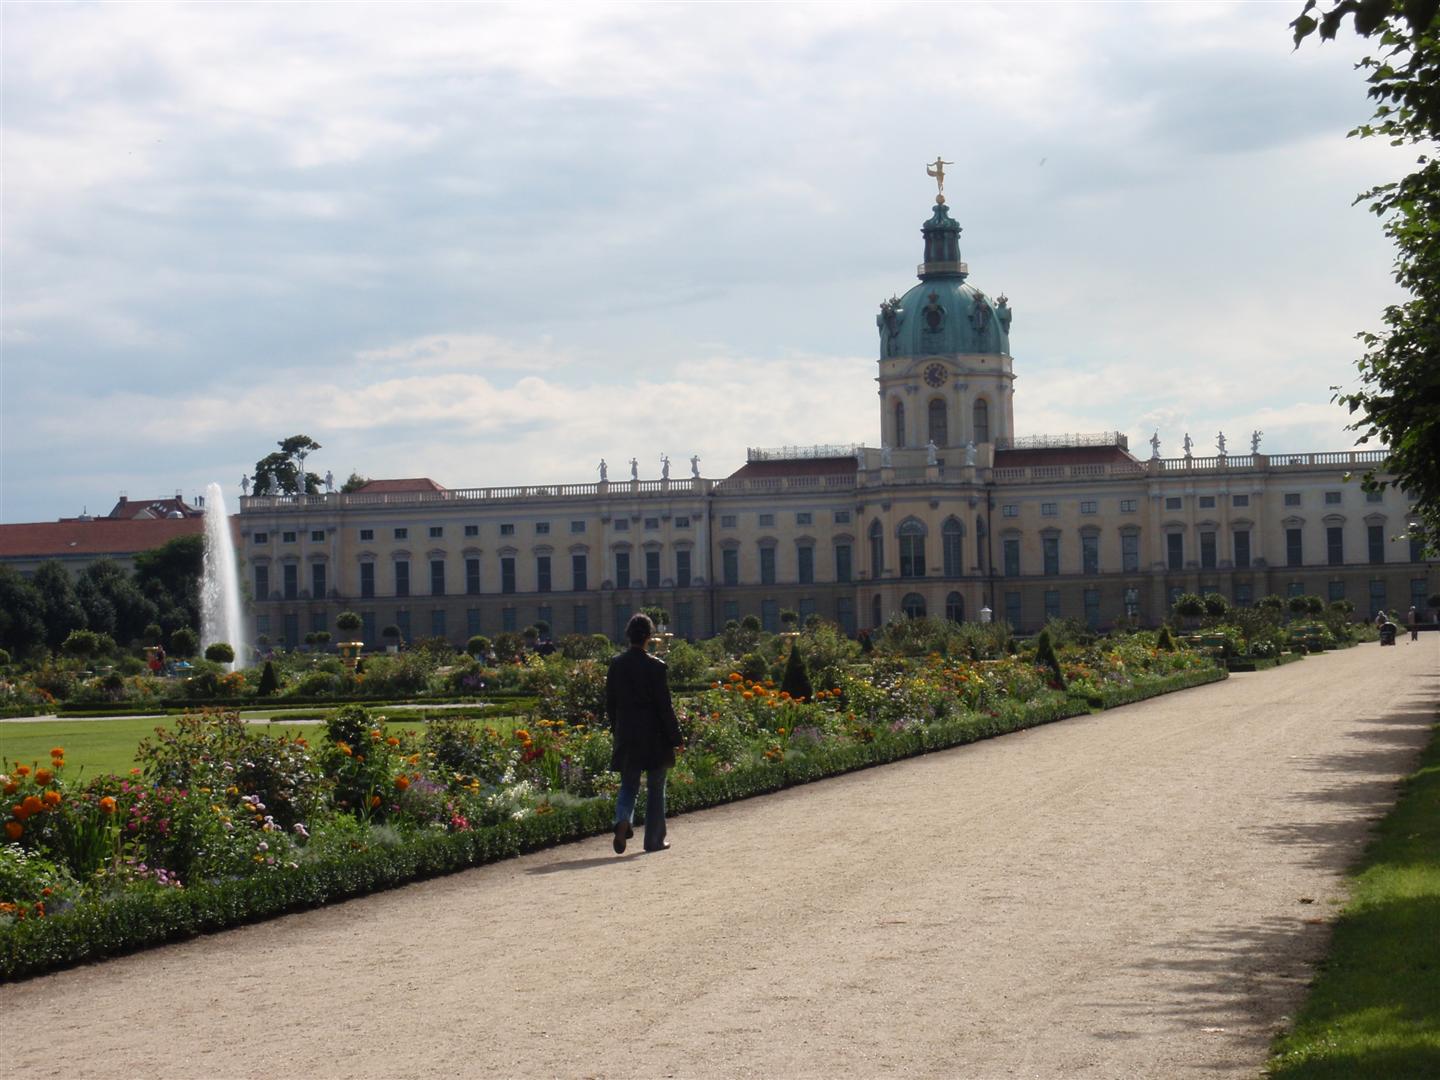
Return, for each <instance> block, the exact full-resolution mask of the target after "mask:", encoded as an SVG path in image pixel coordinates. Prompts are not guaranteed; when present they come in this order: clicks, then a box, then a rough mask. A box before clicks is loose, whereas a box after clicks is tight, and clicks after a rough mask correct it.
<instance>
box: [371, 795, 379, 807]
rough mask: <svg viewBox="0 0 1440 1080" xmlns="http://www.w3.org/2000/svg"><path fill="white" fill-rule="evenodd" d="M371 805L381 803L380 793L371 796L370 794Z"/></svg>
mask: <svg viewBox="0 0 1440 1080" xmlns="http://www.w3.org/2000/svg"><path fill="white" fill-rule="evenodd" d="M370 805H371V806H379V805H380V796H379V795H371V796H370Z"/></svg>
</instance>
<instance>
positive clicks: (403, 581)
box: [395, 559, 410, 596]
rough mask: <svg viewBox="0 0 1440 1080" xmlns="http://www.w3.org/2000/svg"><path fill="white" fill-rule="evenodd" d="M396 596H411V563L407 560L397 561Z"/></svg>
mask: <svg viewBox="0 0 1440 1080" xmlns="http://www.w3.org/2000/svg"><path fill="white" fill-rule="evenodd" d="M395 595H396V596H409V595H410V563H409V562H408V561H407V560H405V559H396V560H395Z"/></svg>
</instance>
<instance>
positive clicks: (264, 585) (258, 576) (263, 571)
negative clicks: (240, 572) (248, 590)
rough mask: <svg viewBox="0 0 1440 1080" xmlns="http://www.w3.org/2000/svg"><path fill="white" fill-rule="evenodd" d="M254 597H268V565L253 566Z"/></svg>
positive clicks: (262, 598) (264, 598)
mask: <svg viewBox="0 0 1440 1080" xmlns="http://www.w3.org/2000/svg"><path fill="white" fill-rule="evenodd" d="M255 599H256V600H269V599H270V567H268V566H257V567H255Z"/></svg>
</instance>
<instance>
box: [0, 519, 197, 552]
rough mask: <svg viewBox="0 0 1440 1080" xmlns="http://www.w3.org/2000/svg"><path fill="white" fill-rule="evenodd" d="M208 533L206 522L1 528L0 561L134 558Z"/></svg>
mask: <svg viewBox="0 0 1440 1080" xmlns="http://www.w3.org/2000/svg"><path fill="white" fill-rule="evenodd" d="M204 531H205V521H204V519H203V518H198V517H188V518H159V519H151V518H134V519H130V520H126V519H124V518H119V519H117V518H96V519H95V520H94V521H42V522H37V523H34V524H22V525H0V558H12V559H18V558H63V557H67V556H76V555H84V556H87V557H91V558H99V557H101V556H105V555H133V554H134V553H135V552H137V551H147V550H149V549H150V548H155V547H159V546H160V545H161V544H164V543H167V542H169V541H171V540H174V539H175V538H176V537H177V536H195V535H197V534H200V533H203V532H204Z"/></svg>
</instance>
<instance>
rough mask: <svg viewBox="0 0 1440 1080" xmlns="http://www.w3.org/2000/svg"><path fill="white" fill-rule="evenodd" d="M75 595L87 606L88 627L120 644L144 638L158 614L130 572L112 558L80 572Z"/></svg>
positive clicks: (85, 607)
mask: <svg viewBox="0 0 1440 1080" xmlns="http://www.w3.org/2000/svg"><path fill="white" fill-rule="evenodd" d="M75 596H76V598H77V599H78V600H79V601H80V606H81V607H82V608H84V609H85V623H86V626H87V627H89V629H91V630H94V631H96V632H97V633H101V634H109V635H110V636H111V637H113V638H114V639H115V640H116V641H118V642H120V643H121V644H127V643H129V642H131V641H134V640H135V639H136V638H142V637H144V636H145V627H146V625H147V624H149V623H151V622H153V621H154V620H155V617H156V615H157V614H158V611H157V609H156V607H155V604H154V603H153V602H152V601H150V600H147V599H146V598H145V594H144V593H142V592H141V591H140V587H139V586H138V585H136V584H135V582H134V580H132V579H131V577H130V575H129V574H127V573H126V572H125V571H124V570H123V569H122V568H121V566H120V564H119V563H117V562H114V561H113V560H110V559H100V560H97V561H96V562H93V563H91V564H90V565H89V566H87V567H86V568H85V569H84V570H83V571H81V573H80V577H79V578H78V579H77V580H76V582H75Z"/></svg>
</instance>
